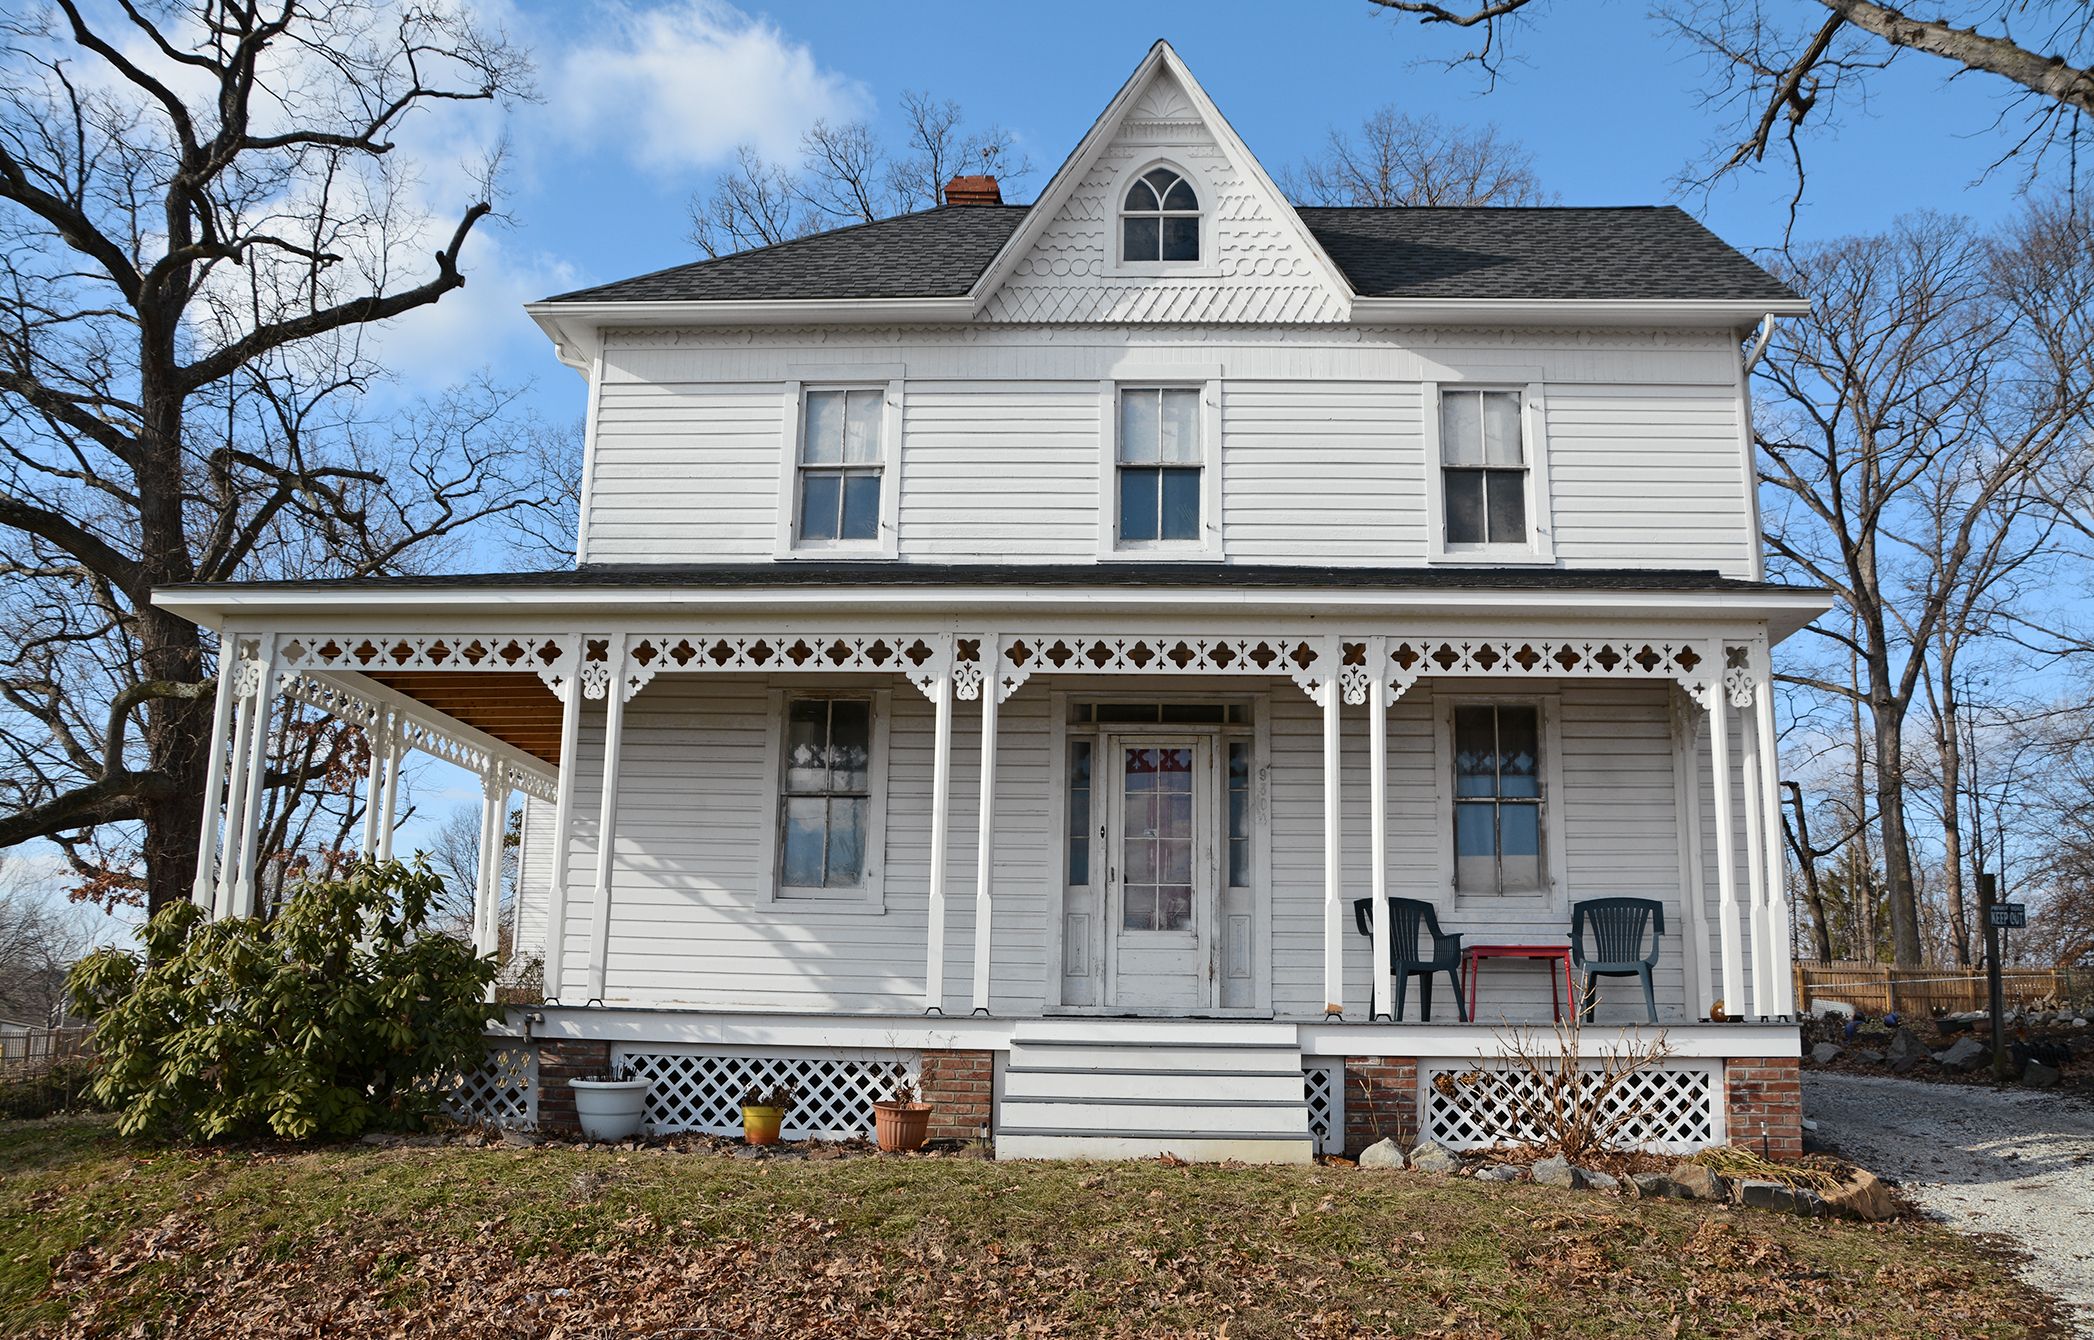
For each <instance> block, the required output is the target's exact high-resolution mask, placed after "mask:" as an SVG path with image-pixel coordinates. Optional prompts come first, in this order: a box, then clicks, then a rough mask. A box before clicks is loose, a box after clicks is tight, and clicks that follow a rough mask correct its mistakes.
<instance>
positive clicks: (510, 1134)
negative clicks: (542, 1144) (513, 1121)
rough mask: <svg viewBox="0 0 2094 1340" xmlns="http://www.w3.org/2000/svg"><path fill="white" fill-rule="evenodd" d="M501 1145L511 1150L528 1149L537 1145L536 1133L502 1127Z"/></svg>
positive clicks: (511, 1127) (512, 1127)
mask: <svg viewBox="0 0 2094 1340" xmlns="http://www.w3.org/2000/svg"><path fill="white" fill-rule="evenodd" d="M502 1143H503V1144H505V1145H507V1146H509V1147H510V1148H511V1149H529V1148H530V1147H531V1146H533V1145H535V1144H537V1143H538V1132H536V1131H526V1130H519V1129H518V1128H516V1127H514V1126H504V1127H502Z"/></svg>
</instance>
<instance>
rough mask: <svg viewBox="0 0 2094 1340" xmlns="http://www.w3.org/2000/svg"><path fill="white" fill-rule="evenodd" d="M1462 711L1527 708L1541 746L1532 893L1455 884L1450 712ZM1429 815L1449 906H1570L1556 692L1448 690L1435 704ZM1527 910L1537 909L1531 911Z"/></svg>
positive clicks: (1559, 707)
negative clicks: (1536, 881) (1536, 872)
mask: <svg viewBox="0 0 2094 1340" xmlns="http://www.w3.org/2000/svg"><path fill="white" fill-rule="evenodd" d="M1461 707H1498V708H1503V707H1531V708H1533V709H1534V710H1535V713H1536V717H1537V722H1536V726H1537V731H1538V738H1539V740H1540V745H1541V770H1540V781H1541V800H1540V803H1539V806H1538V809H1539V819H1540V823H1541V882H1540V885H1539V887H1537V888H1534V889H1509V890H1506V891H1504V892H1499V891H1498V890H1496V889H1468V888H1461V887H1459V886H1458V885H1457V883H1456V879H1455V871H1456V865H1455V854H1454V806H1455V796H1454V713H1455V709H1457V708H1461ZM1432 711H1433V795H1434V804H1433V813H1434V816H1435V819H1434V826H1435V828H1436V830H1437V833H1438V836H1437V839H1436V849H1437V856H1438V860H1437V865H1438V878H1439V888H1440V890H1441V891H1442V892H1443V893H1444V894H1445V895H1446V896H1447V897H1448V898H1450V899H1452V903H1451V904H1450V905H1451V906H1456V907H1459V906H1464V905H1468V904H1503V903H1504V902H1506V901H1507V900H1512V901H1515V902H1524V903H1528V904H1539V905H1540V908H1541V909H1545V910H1549V911H1555V910H1562V909H1566V908H1567V907H1568V901H1567V895H1566V892H1565V890H1566V881H1565V873H1566V871H1567V870H1568V868H1569V867H1568V862H1569V859H1570V857H1569V843H1568V842H1567V840H1566V836H1565V833H1564V822H1563V814H1564V808H1565V805H1564V795H1563V731H1562V717H1563V702H1562V698H1561V695H1559V694H1556V693H1503V692H1498V693H1493V692H1478V691H1465V690H1461V689H1452V690H1446V691H1442V692H1439V693H1436V694H1435V695H1434V701H1433V709H1432ZM1529 910H1530V911H1533V910H1536V909H1534V908H1532V907H1530V908H1529Z"/></svg>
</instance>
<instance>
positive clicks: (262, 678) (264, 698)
mask: <svg viewBox="0 0 2094 1340" xmlns="http://www.w3.org/2000/svg"><path fill="white" fill-rule="evenodd" d="M253 669H254V692H253V694H252V695H251V696H250V698H249V700H248V704H247V709H248V710H247V715H248V717H249V727H248V729H249V735H248V739H247V785H246V787H245V789H244V794H243V795H242V796H241V798H240V802H241V803H240V846H239V861H238V864H237V865H236V866H235V868H234V872H233V886H232V887H233V901H232V908H231V913H232V915H233V916H236V917H251V916H253V915H254V914H255V911H256V892H257V884H258V883H259V881H258V880H257V878H256V873H255V865H256V863H257V862H258V861H259V860H260V859H261V844H262V792H263V790H264V786H265V783H266V782H267V781H268V774H269V715H270V709H271V707H272V706H273V700H274V698H275V697H276V639H275V637H273V636H268V637H263V638H262V639H261V640H260V645H259V647H258V648H257V650H256V655H255V662H254V667H253ZM227 844H228V845H229V846H230V844H231V838H230V837H228V838H227Z"/></svg>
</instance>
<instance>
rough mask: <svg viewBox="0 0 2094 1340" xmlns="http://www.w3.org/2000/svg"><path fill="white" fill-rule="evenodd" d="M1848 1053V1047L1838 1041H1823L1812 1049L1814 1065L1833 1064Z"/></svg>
mask: <svg viewBox="0 0 2094 1340" xmlns="http://www.w3.org/2000/svg"><path fill="white" fill-rule="evenodd" d="M1846 1054H1847V1049H1846V1048H1845V1047H1842V1046H1840V1045H1839V1044H1838V1043H1837V1042H1821V1043H1819V1044H1818V1045H1817V1046H1815V1047H1813V1048H1811V1049H1810V1060H1811V1064H1812V1065H1831V1064H1832V1063H1833V1062H1834V1061H1837V1060H1839V1059H1840V1057H1842V1056H1844V1055H1846Z"/></svg>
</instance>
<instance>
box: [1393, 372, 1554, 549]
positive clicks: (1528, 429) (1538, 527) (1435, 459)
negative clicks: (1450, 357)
mask: <svg viewBox="0 0 2094 1340" xmlns="http://www.w3.org/2000/svg"><path fill="white" fill-rule="evenodd" d="M1521 374H1531V375H1527V376H1522V375H1521ZM1443 390H1458V391H1515V392H1518V393H1519V397H1520V434H1521V444H1520V446H1521V452H1522V454H1523V455H1524V456H1525V457H1526V474H1527V495H1526V502H1527V531H1528V535H1529V539H1528V542H1527V543H1526V544H1516V545H1515V544H1489V545H1464V546H1461V547H1459V548H1455V547H1451V546H1449V545H1448V543H1447V497H1446V486H1445V476H1444V474H1443V471H1444V470H1445V468H1446V467H1445V464H1444V458H1443V456H1442V454H1441V442H1440V393H1441V392H1442V391H1443ZM1418 393H1419V395H1418V398H1419V415H1418V419H1419V426H1420V431H1421V432H1422V434H1423V437H1424V442H1425V561H1426V562H1428V563H1448V564H1490V565H1504V566H1514V565H1519V564H1532V565H1536V566H1554V565H1555V563H1556V526H1555V518H1554V516H1553V514H1552V508H1551V506H1550V503H1551V501H1552V498H1553V494H1552V491H1551V489H1550V485H1549V441H1548V422H1549V412H1548V388H1547V386H1546V384H1545V383H1543V382H1542V380H1541V379H1540V374H1539V370H1538V369H1526V368H1518V369H1501V370H1500V372H1499V375H1497V376H1486V377H1477V378H1474V379H1471V378H1468V377H1464V376H1461V375H1460V374H1458V373H1449V374H1447V375H1445V376H1441V377H1437V378H1428V379H1426V380H1424V381H1421V382H1420V383H1419V384H1418Z"/></svg>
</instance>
